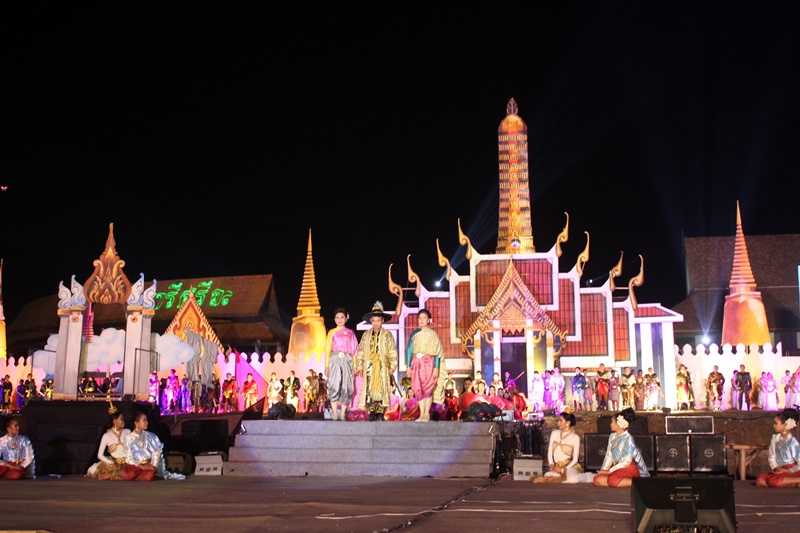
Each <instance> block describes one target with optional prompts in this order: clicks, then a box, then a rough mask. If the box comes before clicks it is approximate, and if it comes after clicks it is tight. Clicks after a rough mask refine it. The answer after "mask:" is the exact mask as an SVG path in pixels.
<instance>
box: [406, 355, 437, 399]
mask: <svg viewBox="0 0 800 533" xmlns="http://www.w3.org/2000/svg"><path fill="white" fill-rule="evenodd" d="M435 364H436V359H435V357H434V356H432V355H425V356H424V357H417V356H416V355H415V356H414V359H413V360H412V361H411V369H410V370H411V373H410V375H411V389H412V390H413V391H414V397H415V398H417V399H418V400H422V399H423V398H430V397H431V396H433V389H435V388H436V381H437V378H436V377H435V376H434V375H433V371H434V365H435Z"/></svg>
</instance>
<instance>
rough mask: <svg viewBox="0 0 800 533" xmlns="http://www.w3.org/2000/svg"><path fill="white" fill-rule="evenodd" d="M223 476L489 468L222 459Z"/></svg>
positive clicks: (483, 471) (480, 473)
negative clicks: (242, 461) (234, 461)
mask: <svg viewBox="0 0 800 533" xmlns="http://www.w3.org/2000/svg"><path fill="white" fill-rule="evenodd" d="M222 473H223V475H225V476H262V477H303V476H306V475H308V476H311V477H348V476H393V477H410V478H414V477H432V478H449V477H458V478H488V477H489V469H488V468H487V467H486V466H485V465H475V464H451V465H432V464H425V465H413V464H405V465H401V464H388V465H377V464H368V463H363V462H358V463H338V464H337V463H306V464H305V465H303V464H298V463H266V462H261V463H231V462H230V461H228V462H227V463H223V470H222Z"/></svg>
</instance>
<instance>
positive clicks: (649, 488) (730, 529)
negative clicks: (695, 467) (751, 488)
mask: <svg viewBox="0 0 800 533" xmlns="http://www.w3.org/2000/svg"><path fill="white" fill-rule="evenodd" d="M631 493H632V494H631V500H632V502H633V509H632V514H633V530H634V531H636V532H637V533H653V532H659V531H672V529H669V528H680V529H677V530H679V531H684V530H685V531H689V530H691V531H715V532H719V533H735V531H736V526H737V524H736V505H735V503H734V497H733V480H732V479H731V478H729V477H727V476H726V477H707V478H694V477H639V478H633V481H632V485H631ZM684 526H693V527H692V528H691V529H689V528H684Z"/></svg>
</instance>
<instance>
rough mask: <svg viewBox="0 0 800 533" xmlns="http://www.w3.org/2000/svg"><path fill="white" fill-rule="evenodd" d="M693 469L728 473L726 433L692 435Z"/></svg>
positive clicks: (713, 472) (694, 470)
mask: <svg viewBox="0 0 800 533" xmlns="http://www.w3.org/2000/svg"><path fill="white" fill-rule="evenodd" d="M692 471H693V472H710V473H712V474H727V473H728V456H727V454H726V453H725V435H692Z"/></svg>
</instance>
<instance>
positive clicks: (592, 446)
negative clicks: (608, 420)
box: [583, 433, 655, 472]
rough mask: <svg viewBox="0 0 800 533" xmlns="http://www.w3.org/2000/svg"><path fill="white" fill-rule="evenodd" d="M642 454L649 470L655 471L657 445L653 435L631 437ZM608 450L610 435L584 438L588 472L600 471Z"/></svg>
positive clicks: (587, 434) (595, 435) (597, 434)
mask: <svg viewBox="0 0 800 533" xmlns="http://www.w3.org/2000/svg"><path fill="white" fill-rule="evenodd" d="M631 436H632V437H633V440H634V442H636V446H637V447H638V448H639V450H640V451H641V452H642V458H643V459H644V464H645V465H646V466H647V470H649V471H651V472H652V471H654V470H655V462H654V457H655V443H654V439H653V436H652V435H631ZM607 448H608V435H603V434H600V433H586V434H584V436H583V457H584V463H585V464H584V467H585V469H586V470H600V468H602V466H603V460H604V459H605V456H606V449H607Z"/></svg>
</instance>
